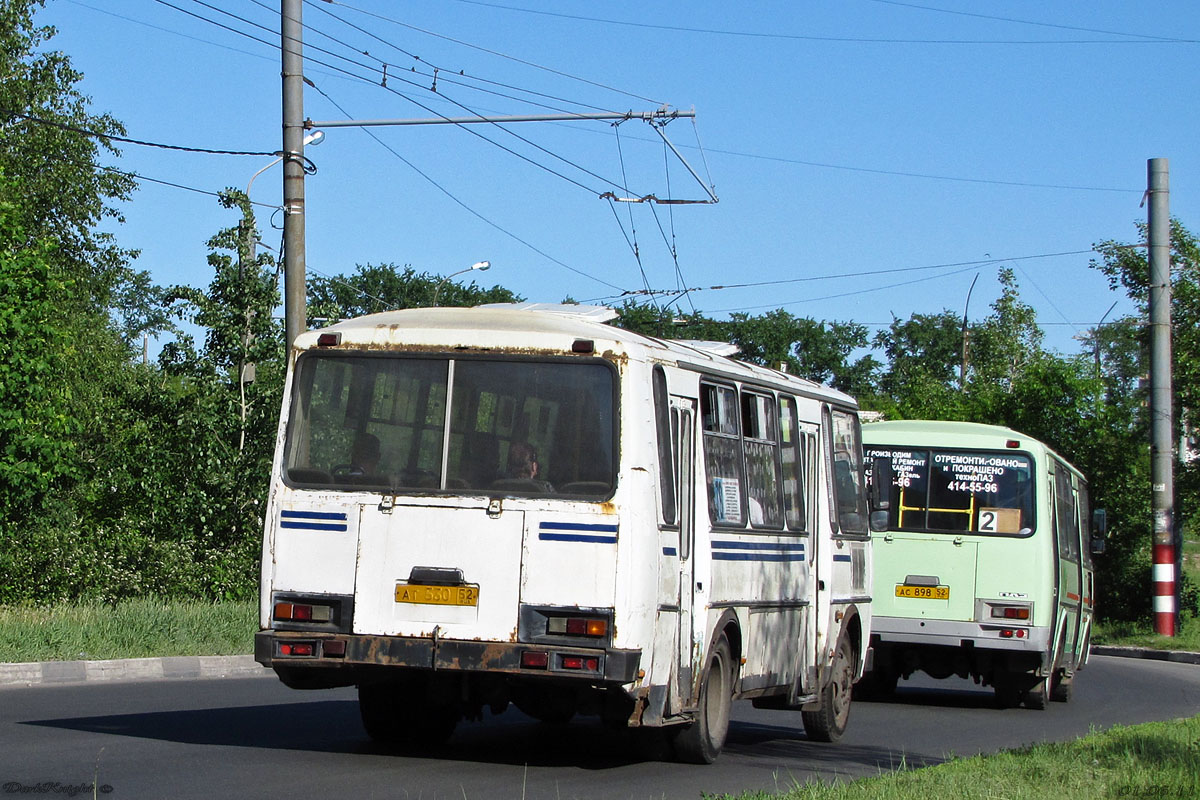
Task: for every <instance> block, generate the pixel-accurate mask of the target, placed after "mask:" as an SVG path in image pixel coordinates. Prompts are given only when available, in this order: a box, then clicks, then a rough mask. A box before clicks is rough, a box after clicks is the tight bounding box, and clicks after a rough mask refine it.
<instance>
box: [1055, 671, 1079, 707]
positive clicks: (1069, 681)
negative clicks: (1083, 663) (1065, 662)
mask: <svg viewBox="0 0 1200 800" xmlns="http://www.w3.org/2000/svg"><path fill="white" fill-rule="evenodd" d="M1074 686H1075V676H1074V675H1059V676H1058V677H1057V679H1056V680H1055V681H1054V686H1053V688H1051V689H1050V699H1051V700H1053V701H1054V702H1056V703H1069V702H1071V694H1072V689H1073V688H1074Z"/></svg>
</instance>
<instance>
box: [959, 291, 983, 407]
mask: <svg viewBox="0 0 1200 800" xmlns="http://www.w3.org/2000/svg"><path fill="white" fill-rule="evenodd" d="M977 280H979V273H978V272H976V273H975V277H974V278H972V279H971V288H970V289H967V302H966V303H964V304H963V324H962V365H961V367H960V368H959V370H958V389H959V391H965V390H966V388H967V346H968V341H967V339H968V337H969V336H970V330H969V329H968V328H967V312H968V311H969V310H970V309H971V292H973V291H975V281H977Z"/></svg>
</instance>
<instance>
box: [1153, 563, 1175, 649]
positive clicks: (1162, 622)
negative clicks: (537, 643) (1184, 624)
mask: <svg viewBox="0 0 1200 800" xmlns="http://www.w3.org/2000/svg"><path fill="white" fill-rule="evenodd" d="M1154 632H1155V633H1157V634H1160V635H1162V636H1174V635H1175V545H1174V544H1155V545H1154Z"/></svg>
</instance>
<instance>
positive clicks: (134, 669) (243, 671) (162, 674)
mask: <svg viewBox="0 0 1200 800" xmlns="http://www.w3.org/2000/svg"><path fill="white" fill-rule="evenodd" d="M268 675H270V676H273V675H274V673H273V672H271V671H270V670H268V669H266V668H264V667H263V666H262V665H261V664H259V663H258V662H257V661H255V660H254V656H173V657H170V658H118V659H113V660H111V661H40V662H33V663H28V664H0V689H3V688H8V687H18V686H46V685H56V686H65V685H68V684H74V683H91V682H93V681H156V680H168V679H172V678H253V677H264V676H268Z"/></svg>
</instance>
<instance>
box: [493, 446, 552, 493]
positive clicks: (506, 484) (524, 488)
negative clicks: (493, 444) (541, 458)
mask: <svg viewBox="0 0 1200 800" xmlns="http://www.w3.org/2000/svg"><path fill="white" fill-rule="evenodd" d="M540 468H541V465H540V464H539V463H538V457H537V450H535V449H534V448H533V445H531V444H529V443H528V442H513V443H512V444H510V445H509V446H508V467H507V469H506V470H505V475H506V476H507V477H504V478H501V479H500V480H498V481H495V482H494V483H493V484H492V488H493V489H508V490H509V491H517V492H553V491H554V487H553V486H551V485H550V484H549V483H548V482H547V481H543V480H541V479H539V478H538V477H537V476H538V471H539V470H540Z"/></svg>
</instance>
